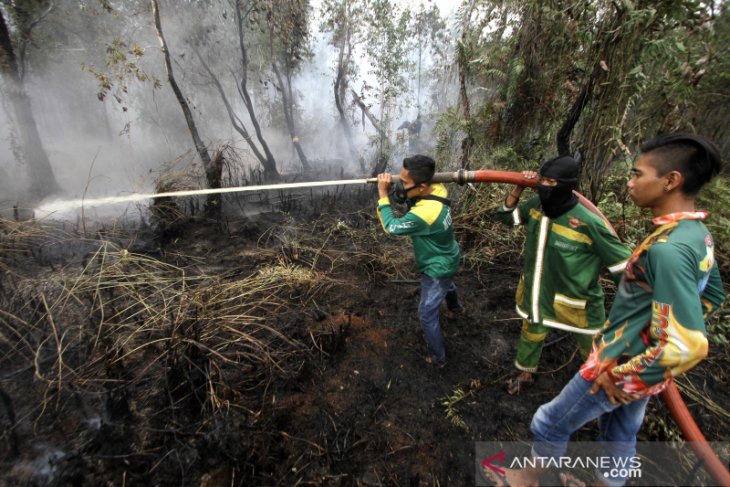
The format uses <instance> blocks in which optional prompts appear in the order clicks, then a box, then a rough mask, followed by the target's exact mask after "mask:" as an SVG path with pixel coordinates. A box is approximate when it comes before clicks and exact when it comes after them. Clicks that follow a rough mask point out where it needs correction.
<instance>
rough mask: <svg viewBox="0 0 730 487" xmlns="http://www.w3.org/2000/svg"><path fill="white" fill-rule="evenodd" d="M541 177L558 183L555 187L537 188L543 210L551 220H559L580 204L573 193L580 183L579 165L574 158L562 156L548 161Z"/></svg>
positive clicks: (541, 186) (542, 169)
mask: <svg viewBox="0 0 730 487" xmlns="http://www.w3.org/2000/svg"><path fill="white" fill-rule="evenodd" d="M540 175H541V176H542V177H545V178H550V179H555V180H556V181H557V182H558V184H557V185H555V186H546V185H544V184H539V183H538V184H537V186H535V189H536V190H537V194H538V196H540V203H541V204H542V210H543V212H544V213H545V214H546V215H547V216H548V217H549V218H557V217H559V216H560V215H562V214H563V213H566V212H567V211H569V210H571V209H572V208H573V207H574V206H575V205H577V204H578V197H577V196H576V195H575V193H573V190H574V189H575V187H576V185H577V182H578V179H577V177H578V163H577V162H576V161H575V160H574V159H573V158H572V157H569V156H560V157H556V158H555V159H551V160H549V161H547V162H546V163H545V164H543V165H542V167H541V168H540Z"/></svg>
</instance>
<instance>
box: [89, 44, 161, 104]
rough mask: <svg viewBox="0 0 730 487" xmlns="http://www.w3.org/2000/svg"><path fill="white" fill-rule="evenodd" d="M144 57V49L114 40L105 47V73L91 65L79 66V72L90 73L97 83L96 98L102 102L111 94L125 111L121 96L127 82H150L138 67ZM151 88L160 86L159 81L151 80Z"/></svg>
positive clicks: (125, 91) (125, 89) (126, 88)
mask: <svg viewBox="0 0 730 487" xmlns="http://www.w3.org/2000/svg"><path fill="white" fill-rule="evenodd" d="M143 56H144V49H142V47H140V46H139V45H137V44H132V45H131V46H129V45H127V43H126V42H124V41H123V40H121V39H114V40H113V41H112V42H110V43H109V44H107V46H106V67H107V70H106V71H101V70H98V69H96V68H94V66H93V65H90V64H83V63H82V65H81V71H86V72H89V73H91V75H92V76H93V77H94V78H96V80H97V81H98V83H99V91H98V92H97V93H96V97H97V98H98V99H99V101H104V100H105V99H106V97H107V96H108V95H109V94H111V95H112V96H113V97H114V99H115V100H116V101H117V103H119V104H121V105H122V110H124V111H125V112H126V111H127V107H126V106H124V99H123V95H124V94H126V93H127V92H128V80H130V79H133V80H136V81H139V82H143V83H144V82H146V81H149V80H150V77H149V75H147V73H146V72H145V71H144V70H142V68H141V67H140V60H141V59H142V57H143ZM152 86H153V88H155V89H157V88H160V87H161V86H162V83H161V82H160V80H159V79H157V78H154V79H153V80H152Z"/></svg>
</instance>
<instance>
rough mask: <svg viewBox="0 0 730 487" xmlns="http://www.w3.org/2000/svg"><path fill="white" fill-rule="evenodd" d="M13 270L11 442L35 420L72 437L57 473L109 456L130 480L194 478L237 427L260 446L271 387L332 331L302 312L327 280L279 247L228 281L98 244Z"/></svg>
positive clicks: (59, 439)
mask: <svg viewBox="0 0 730 487" xmlns="http://www.w3.org/2000/svg"><path fill="white" fill-rule="evenodd" d="M20 240H22V239H18V240H17V241H16V240H6V241H4V245H7V246H9V247H15V246H17V244H18V242H19V241H20ZM11 264H12V262H11ZM13 279H14V280H13V289H12V290H11V289H9V288H8V287H7V286H3V288H2V301H3V302H2V304H3V309H4V310H12V312H10V311H3V312H2V316H0V337H1V338H2V341H1V342H0V346H1V347H2V357H1V358H2V364H3V367H2V369H3V371H4V372H5V373H4V374H3V378H2V380H1V381H0V390H2V391H3V395H2V398H3V399H4V401H3V410H4V411H5V413H4V416H6V417H7V418H8V420H7V421H2V427H3V430H2V432H1V433H2V435H3V437H4V438H6V439H8V440H9V441H8V445H10V446H11V448H10V451H9V452H8V453H13V452H17V451H18V449H19V448H18V439H17V436H18V435H17V433H18V432H19V431H20V432H22V433H23V434H21V435H20V436H23V437H27V433H28V431H29V430H30V429H33V430H34V431H36V432H39V431H43V436H46V435H47V440H48V441H49V442H50V443H55V444H56V445H58V446H59V448H60V447H61V445H63V448H64V450H65V451H64V453H63V456H61V457H54V464H55V465H56V466H57V467H58V468H57V469H56V470H57V471H56V473H55V475H56V477H57V478H63V476H64V474H63V471H64V468H67V467H68V468H71V463H74V462H76V463H78V462H82V463H84V465H83V466H82V467H83V468H82V470H87V469H88V470H89V471H94V470H97V469H99V468H100V467H99V462H101V463H103V464H104V466H103V467H102V470H103V471H104V474H103V475H104V476H109V478H111V477H114V475H116V474H112V472H115V471H116V470H118V469H122V470H124V472H126V473H124V475H126V478H127V479H129V480H130V481H131V480H133V479H134V478H135V477H136V476H137V474H139V477H137V480H138V481H141V482H143V481H144V475H146V474H147V473H149V472H150V471H151V470H159V471H160V472H161V473H162V474H163V475H165V472H167V471H168V469H172V470H174V471H176V474H177V475H182V476H183V477H184V475H185V474H186V472H187V471H188V470H189V469H190V468H191V465H193V464H194V463H195V461H196V460H197V455H198V453H195V454H193V452H197V451H198V449H199V448H200V447H201V445H202V444H203V443H206V444H208V445H209V447H213V446H215V448H216V449H217V448H219V447H221V446H223V445H221V444H219V442H222V443H227V442H232V441H233V440H232V439H231V435H232V434H234V433H233V432H234V431H235V432H236V433H235V436H236V438H237V439H236V441H238V442H240V444H241V446H240V447H239V448H233V449H231V448H230V447H231V445H228V447H229V450H228V452H229V453H230V454H234V453H236V454H239V453H241V448H244V450H245V448H248V447H252V445H251V440H250V439H249V440H246V441H242V439H243V437H245V435H246V434H245V432H246V431H247V430H248V428H250V427H252V426H251V425H254V424H257V425H262V424H265V423H266V422H267V418H266V413H265V412H264V411H265V408H266V403H267V399H266V396H267V388H269V387H270V385H271V384H272V383H286V382H287V381H290V380H294V379H296V378H297V377H299V376H300V375H301V374H302V373H303V371H304V370H305V364H306V363H307V362H309V361H311V358H312V356H313V351H317V350H319V349H321V346H320V345H319V342H320V341H322V340H325V341H326V340H328V338H327V337H324V338H321V337H320V336H319V335H320V334H328V333H324V332H323V331H321V330H319V331H318V330H306V329H304V328H302V324H303V323H302V320H300V319H298V318H297V317H298V316H299V315H300V312H299V309H300V307H301V306H302V304H303V302H306V301H307V300H309V299H316V297H317V296H318V294H319V293H320V292H321V291H322V290H323V289H326V287H327V285H328V278H327V277H326V276H324V275H323V274H321V273H319V272H317V271H316V270H313V269H309V268H304V267H299V266H296V265H292V264H290V263H282V262H280V261H279V260H278V259H273V260H272V261H271V262H270V263H269V264H268V265H265V266H262V267H261V268H260V269H251V271H250V273H249V274H248V275H246V276H240V277H237V278H235V279H226V278H225V276H223V277H221V276H211V275H206V274H201V273H199V272H194V273H191V272H189V271H188V270H187V269H185V268H184V267H179V266H176V265H172V264H168V263H165V262H162V261H160V260H157V259H155V258H152V257H149V256H146V255H142V254H138V253H133V252H130V251H129V250H127V249H124V248H119V247H118V246H116V245H114V244H112V243H110V242H101V243H100V244H99V248H98V249H97V250H96V251H95V252H93V253H92V254H90V255H88V256H87V257H86V259H85V260H84V262H83V264H82V265H81V266H68V267H66V268H64V269H62V270H60V271H58V272H55V273H53V274H52V275H46V276H34V277H30V276H20V275H15V276H14V277H13ZM9 282H10V281H9V279H8V278H7V277H6V278H5V279H3V284H8V283H9ZM15 411H23V416H22V417H21V418H18V420H17V421H16V416H17V415H16V414H15ZM228 421H234V423H235V424H236V425H238V426H241V428H238V427H236V428H234V429H233V430H231V426H230V425H229V424H227V423H228ZM259 427H260V426H259ZM246 445H248V446H246ZM20 450H23V451H25V452H26V453H27V452H28V449H27V448H22V445H21V448H20ZM112 451H113V452H114V454H113V455H112V454H111V452H112ZM191 455H192V456H191ZM10 457H12V455H11V456H10ZM10 457H8V458H10ZM244 457H245V455H244ZM120 458H122V459H124V462H123V463H120V462H119V461H118V460H119V459H120ZM153 458H154V461H152V459H153ZM21 460H24V461H25V462H26V463H23V461H21V462H19V463H18V464H19V465H21V466H22V465H26V466H27V465H29V464H31V463H32V462H33V461H34V460H32V459H30V458H26V459H22V458H21ZM65 462H66V463H65ZM68 462H71V463H68ZM93 462H96V464H95V465H92V463H93ZM125 465H126V466H125ZM130 465H131V467H129V466H130ZM16 467H17V465H16ZM128 467H129V468H128ZM79 468H81V467H80V466H79V465H76V466H75V467H73V468H71V470H78V469H79ZM29 469H30V467H28V468H20V467H18V468H15V470H14V473H13V471H11V473H10V477H8V479H10V480H13V479H15V480H18V481H21V480H23V476H24V475H26V474H27V470H29ZM135 470H137V472H136V473H135ZM118 473H119V475H122V473H123V472H118ZM34 475H39V474H34ZM59 476H60V477H59ZM119 478H121V477H119ZM31 480H32V481H33V482H41V483H43V482H44V481H46V480H48V479H45V480H44V479H41V478H33V479H31Z"/></svg>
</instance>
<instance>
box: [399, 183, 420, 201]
mask: <svg viewBox="0 0 730 487" xmlns="http://www.w3.org/2000/svg"><path fill="white" fill-rule="evenodd" d="M417 186H418V185H417V184H414V185H413V186H411V187H410V188H406V187H405V186H403V181H401V180H398V181H397V182H396V183H395V184H394V185H393V200H394V201H395V202H396V203H398V204H401V205H404V204H406V203H407V202H408V192H409V191H410V190H412V189H413V188H415V187H417Z"/></svg>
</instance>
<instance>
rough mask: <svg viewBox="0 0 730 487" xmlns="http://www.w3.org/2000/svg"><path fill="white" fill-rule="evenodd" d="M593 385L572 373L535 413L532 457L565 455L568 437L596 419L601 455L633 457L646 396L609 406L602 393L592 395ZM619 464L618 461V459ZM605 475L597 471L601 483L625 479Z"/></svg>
mask: <svg viewBox="0 0 730 487" xmlns="http://www.w3.org/2000/svg"><path fill="white" fill-rule="evenodd" d="M592 386H593V383H592V382H589V381H587V380H585V379H584V378H583V377H581V375H580V374H575V376H574V377H573V378H572V379H571V381H570V382H568V384H567V385H566V386H565V387H564V388H563V390H562V391H561V392H560V394H558V396H557V397H555V399H553V400H552V401H550V402H549V403H547V404H543V405H542V406H540V408H539V409H538V410H537V412H535V415H534V416H533V417H532V423H531V424H530V430H531V431H532V434H533V435H534V442H533V444H532V456H533V457H552V458H556V457H560V456H561V455H563V454H564V453H565V450H566V449H567V446H568V441H569V440H570V435H572V434H573V433H574V432H576V431H578V430H579V429H580V428H581V427H583V425H585V424H586V423H588V422H589V421H591V420H593V419H596V418H598V428H599V430H600V432H599V435H598V441H599V442H601V444H602V445H601V446H602V449H603V454H604V455H605V456H606V457H611V458H614V459H625V460H628V459H630V458H631V457H633V456H634V455H636V433H638V431H639V428H641V423H642V422H643V421H644V412H645V411H646V405H647V403H648V402H649V397H642V398H640V399H637V400H635V401H631V402H630V403H628V404H620V403H619V404H611V402H610V401H609V400H608V397H607V396H606V393H605V392H603V391H602V390H601V391H599V392H597V393H596V394H595V395H591V393H590V390H591V387H592ZM617 461H618V460H617ZM604 474H606V475H608V474H607V473H606V472H600V471H598V472H596V476H597V478H598V479H599V480H600V482H601V483H603V484H605V485H608V486H611V487H613V486H621V485H623V484H624V483H626V480H627V479H625V478H623V479H621V478H610V479H609V478H607V477H606V475H604Z"/></svg>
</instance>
